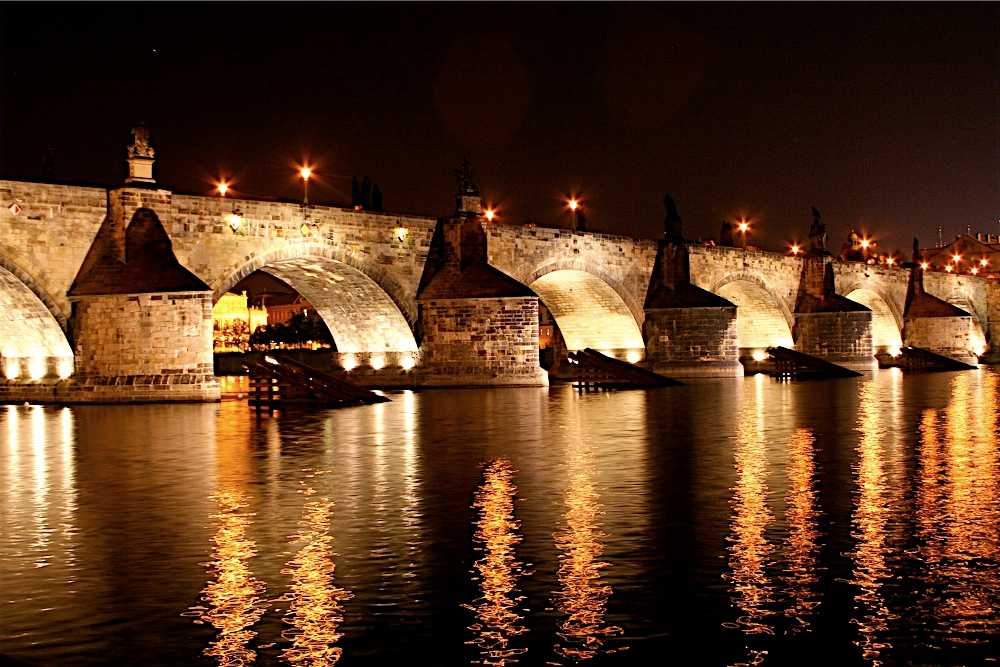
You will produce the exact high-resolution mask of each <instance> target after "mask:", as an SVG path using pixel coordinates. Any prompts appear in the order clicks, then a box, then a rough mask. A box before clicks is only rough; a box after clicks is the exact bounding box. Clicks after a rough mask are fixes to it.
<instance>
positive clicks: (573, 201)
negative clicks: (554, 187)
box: [566, 197, 580, 211]
mask: <svg viewBox="0 0 1000 667" xmlns="http://www.w3.org/2000/svg"><path fill="white" fill-rule="evenodd" d="M566 205H567V206H569V210H571V211H575V210H576V209H578V208H580V201H579V200H578V199H577V198H576V197H570V200H569V201H568V202H566Z"/></svg>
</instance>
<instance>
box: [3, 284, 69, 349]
mask: <svg viewBox="0 0 1000 667" xmlns="http://www.w3.org/2000/svg"><path fill="white" fill-rule="evenodd" d="M0 355H2V356H3V357H5V358H32V359H36V358H51V357H58V358H68V357H72V356H73V350H72V349H71V348H70V346H69V341H68V340H66V334H65V333H63V330H62V327H60V326H59V322H58V321H57V320H56V318H55V317H54V316H53V315H52V313H51V312H50V311H49V309H48V308H46V307H45V304H44V303H42V301H41V300H40V299H39V298H38V297H37V296H36V295H35V293H34V292H32V291H31V290H30V289H28V287H27V286H26V285H25V284H24V283H23V282H21V280H20V279H19V278H18V277H17V276H15V275H14V274H13V273H11V272H10V271H8V270H7V269H5V268H3V267H0Z"/></svg>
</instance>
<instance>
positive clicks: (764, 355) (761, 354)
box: [750, 350, 767, 361]
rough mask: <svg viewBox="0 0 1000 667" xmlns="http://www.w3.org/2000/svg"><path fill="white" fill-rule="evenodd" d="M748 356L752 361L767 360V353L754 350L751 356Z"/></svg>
mask: <svg viewBox="0 0 1000 667" xmlns="http://www.w3.org/2000/svg"><path fill="white" fill-rule="evenodd" d="M750 356H751V357H753V360H754V361H764V360H765V359H767V352H765V351H764V350H754V351H753V354H752V355H750Z"/></svg>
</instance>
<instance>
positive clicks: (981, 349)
mask: <svg viewBox="0 0 1000 667" xmlns="http://www.w3.org/2000/svg"><path fill="white" fill-rule="evenodd" d="M985 352H986V346H985V345H983V344H982V343H977V344H976V346H975V347H973V348H972V353H973V354H974V355H976V356H977V357H981V356H983V354H984V353H985Z"/></svg>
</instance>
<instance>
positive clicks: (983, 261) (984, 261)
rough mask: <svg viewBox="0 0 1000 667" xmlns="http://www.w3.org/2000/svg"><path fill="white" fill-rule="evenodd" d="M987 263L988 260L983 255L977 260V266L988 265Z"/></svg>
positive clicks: (988, 262)
mask: <svg viewBox="0 0 1000 667" xmlns="http://www.w3.org/2000/svg"><path fill="white" fill-rule="evenodd" d="M989 265H990V260H988V259H986V258H985V257H983V258H982V259H981V260H979V266H983V267H985V266H989Z"/></svg>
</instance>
